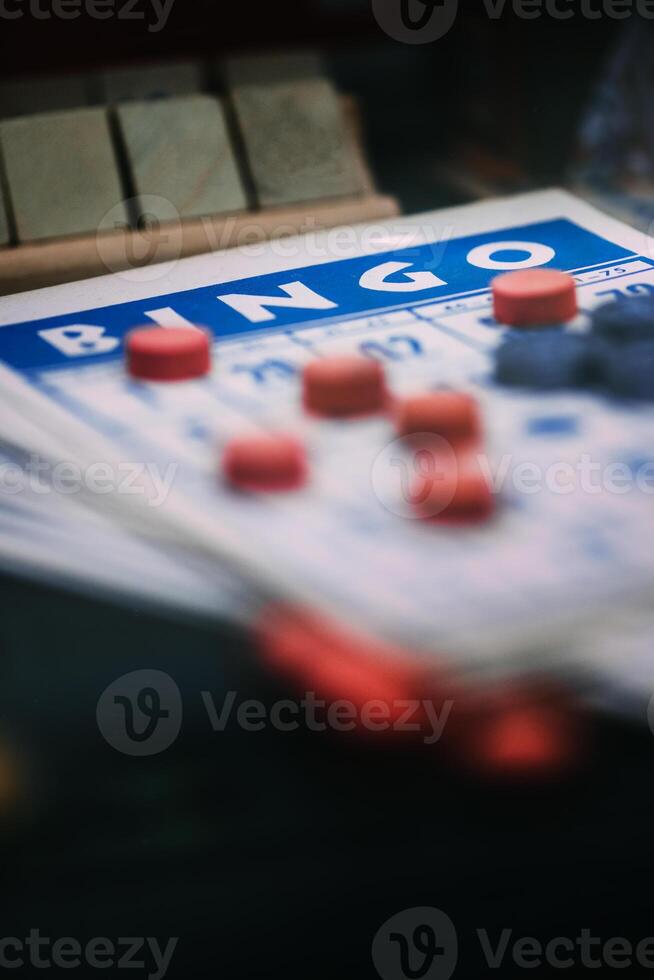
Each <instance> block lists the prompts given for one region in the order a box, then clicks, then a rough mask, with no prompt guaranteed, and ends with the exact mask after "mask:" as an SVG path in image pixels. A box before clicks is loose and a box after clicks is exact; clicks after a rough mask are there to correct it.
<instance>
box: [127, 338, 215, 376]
mask: <svg viewBox="0 0 654 980" xmlns="http://www.w3.org/2000/svg"><path fill="white" fill-rule="evenodd" d="M125 350H126V357H127V370H128V372H129V373H130V374H131V376H132V377H133V378H138V379H139V380H140V381H188V380H190V379H191V378H200V377H202V375H204V374H207V373H208V372H209V370H210V368H211V349H210V343H209V334H208V333H206V332H205V331H204V330H192V329H190V328H188V327H171V328H164V327H138V328H137V329H136V330H132V331H131V332H130V333H129V334H128V335H127V338H126V341H125Z"/></svg>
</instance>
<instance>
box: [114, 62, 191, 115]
mask: <svg viewBox="0 0 654 980" xmlns="http://www.w3.org/2000/svg"><path fill="white" fill-rule="evenodd" d="M100 88H101V92H102V99H103V101H104V102H106V103H108V104H109V105H113V104H115V103H119V102H131V101H140V100H142V99H159V98H164V97H170V96H175V95H192V94H193V93H194V92H199V91H201V89H202V67H201V65H200V64H199V63H197V62H194V61H181V62H172V63H170V64H165V63H163V64H153V65H141V66H137V67H134V68H116V69H114V70H113V71H108V72H103V73H102V75H101V76H100Z"/></svg>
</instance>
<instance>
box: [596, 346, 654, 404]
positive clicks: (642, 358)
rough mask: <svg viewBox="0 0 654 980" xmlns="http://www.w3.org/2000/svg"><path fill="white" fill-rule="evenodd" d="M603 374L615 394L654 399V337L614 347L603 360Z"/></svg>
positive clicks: (648, 399)
mask: <svg viewBox="0 0 654 980" xmlns="http://www.w3.org/2000/svg"><path fill="white" fill-rule="evenodd" d="M603 374H604V380H605V384H606V387H607V389H608V390H609V392H610V393H611V394H612V395H617V396H618V397H619V398H630V399H634V400H637V401H654V340H648V341H642V342H641V343H639V344H629V346H628V347H614V348H613V349H612V352H611V355H610V356H609V357H607V358H606V360H605V362H604V371H603Z"/></svg>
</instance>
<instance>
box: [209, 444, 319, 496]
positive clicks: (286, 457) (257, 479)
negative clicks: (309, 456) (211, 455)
mask: <svg viewBox="0 0 654 980" xmlns="http://www.w3.org/2000/svg"><path fill="white" fill-rule="evenodd" d="M222 469H223V474H224V476H225V479H226V480H227V482H228V483H230V484H231V485H232V486H233V487H236V488H238V489H239V490H254V491H274V490H293V489H295V488H296V487H299V486H301V485H302V484H303V483H304V481H305V479H306V469H307V467H306V454H305V451H304V446H303V445H302V444H301V443H300V442H298V441H297V439H294V438H293V437H292V436H286V435H248V436H237V437H236V438H234V439H232V440H231V441H230V442H229V443H228V444H227V446H226V447H225V451H224V453H223V459H222Z"/></svg>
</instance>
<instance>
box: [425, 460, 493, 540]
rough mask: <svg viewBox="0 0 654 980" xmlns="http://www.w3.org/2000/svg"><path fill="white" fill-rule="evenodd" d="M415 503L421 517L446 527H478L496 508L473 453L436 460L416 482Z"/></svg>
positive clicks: (486, 481) (488, 486)
mask: <svg viewBox="0 0 654 980" xmlns="http://www.w3.org/2000/svg"><path fill="white" fill-rule="evenodd" d="M412 503H413V507H414V509H415V511H416V513H417V514H418V516H419V517H422V518H423V519H424V520H428V521H436V522H439V523H443V524H476V523H479V522H481V521H485V520H488V518H490V517H491V516H492V514H493V511H494V509H495V505H494V500H493V494H492V492H491V488H490V485H489V483H488V480H487V478H486V476H485V475H484V473H483V472H482V468H481V465H480V463H479V461H478V460H477V458H476V456H475V455H474V454H473V453H471V452H464V453H461V454H457V455H456V456H454V455H452V456H443V457H442V460H439V459H436V460H435V461H434V465H433V467H432V468H431V469H430V470H425V472H424V473H423V474H422V475H421V476H420V477H418V478H416V479H415V480H414V483H413V489H412Z"/></svg>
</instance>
